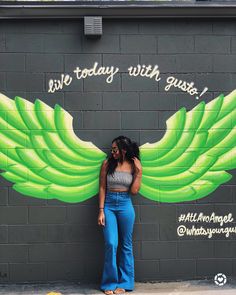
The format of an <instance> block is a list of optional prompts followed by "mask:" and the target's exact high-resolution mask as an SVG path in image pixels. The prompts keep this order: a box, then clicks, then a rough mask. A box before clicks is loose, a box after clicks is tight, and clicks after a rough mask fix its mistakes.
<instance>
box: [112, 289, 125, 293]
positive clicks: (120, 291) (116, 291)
mask: <svg viewBox="0 0 236 295" xmlns="http://www.w3.org/2000/svg"><path fill="white" fill-rule="evenodd" d="M124 293H125V289H123V288H116V289H115V291H114V294H124Z"/></svg>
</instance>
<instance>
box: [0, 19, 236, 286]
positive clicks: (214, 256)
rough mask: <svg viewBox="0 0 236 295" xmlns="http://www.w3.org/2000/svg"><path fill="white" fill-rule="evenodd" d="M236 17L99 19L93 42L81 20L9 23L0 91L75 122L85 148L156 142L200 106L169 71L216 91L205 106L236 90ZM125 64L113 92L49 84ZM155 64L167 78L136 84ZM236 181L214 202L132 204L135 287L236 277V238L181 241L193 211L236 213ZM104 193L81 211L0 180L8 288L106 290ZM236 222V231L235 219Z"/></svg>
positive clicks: (0, 275) (0, 247)
mask: <svg viewBox="0 0 236 295" xmlns="http://www.w3.org/2000/svg"><path fill="white" fill-rule="evenodd" d="M235 53H236V23H235V20H234V19H228V20H217V19H210V20H206V19H194V20H184V19H166V20H164V19H162V20H161V19H159V20H158V19H156V20H155V19H152V20H142V19H134V20H130V21H128V20H118V19H117V20H107V19H104V20H103V36H102V37H101V38H100V39H94V40H92V39H87V38H86V37H85V36H84V35H83V22H82V21H81V20H27V21H26V20H25V21H23V20H14V21H13V20H12V21H11V20H8V21H7V20H5V21H1V25H0V91H1V92H2V93H4V94H6V95H8V96H9V97H12V98H14V96H16V95H19V96H22V97H24V98H26V99H28V100H30V101H34V100H35V98H40V99H41V100H43V101H45V102H46V103H47V104H48V105H50V106H54V105H55V104H56V103H58V104H60V105H61V106H62V107H64V108H65V109H66V110H67V111H68V112H70V113H71V114H72V115H73V117H74V123H73V124H74V129H75V133H76V134H77V136H79V137H80V138H81V139H82V140H86V141H92V142H93V143H95V144H96V145H97V146H98V147H99V148H101V149H103V150H104V151H105V152H108V151H109V149H110V145H111V140H112V139H113V138H114V137H116V136H118V135H121V134H124V135H127V136H129V137H131V138H132V139H133V140H135V141H137V142H138V143H139V144H140V145H141V144H144V143H146V142H154V141H158V140H160V139H161V138H162V136H163V135H164V132H165V129H166V124H165V122H166V120H167V119H168V118H169V117H170V116H171V115H172V114H174V113H175V112H176V111H177V110H178V109H180V108H181V107H186V109H187V110H190V109H192V108H193V107H194V106H196V105H197V104H198V103H199V100H196V99H194V98H193V97H190V96H189V95H187V94H185V93H184V92H182V91H180V90H177V89H171V90H170V91H169V92H166V91H165V90H164V86H165V80H166V78H167V77H168V76H169V75H174V76H176V77H177V78H179V79H184V80H187V81H194V83H195V85H197V87H198V88H199V89H203V88H204V87H205V86H207V87H208V88H209V90H208V92H207V93H206V95H205V97H204V100H205V101H207V102H208V101H210V100H211V99H213V98H214V97H216V96H218V95H219V93H220V92H223V93H225V94H227V93H228V92H230V91H232V90H233V89H234V88H236V87H235V86H236V76H235V68H236V55H235ZM95 61H97V62H98V63H99V65H104V66H110V65H114V66H118V67H119V68H120V71H119V73H118V74H117V75H116V76H115V77H114V81H113V82H112V83H111V84H107V83H106V82H105V79H104V77H92V78H87V79H85V80H75V79H74V81H73V82H72V84H71V85H70V86H69V87H65V88H64V89H63V90H61V91H58V92H56V93H53V94H50V93H48V92H47V89H48V84H47V83H48V80H49V79H50V78H58V77H60V74H61V73H69V74H72V71H73V69H74V68H75V67H76V66H80V67H81V68H83V67H90V66H92V65H93V64H94V62H95ZM138 63H140V64H146V65H148V64H152V65H154V64H158V65H159V69H160V71H161V78H162V79H161V81H160V82H159V83H157V82H154V81H153V80H151V79H144V78H133V77H132V78H131V77H130V76H129V75H128V70H127V69H128V67H129V66H130V65H136V64H138ZM231 174H233V175H234V178H233V179H232V180H231V181H229V182H228V183H225V184H224V185H222V186H220V187H219V188H218V189H217V190H216V191H215V192H213V193H211V194H210V195H209V196H207V197H205V198H203V199H200V200H197V201H189V202H185V203H156V202H153V201H151V200H148V199H146V198H144V197H142V196H141V195H140V194H138V195H136V196H134V197H133V204H134V207H135V212H136V220H135V228H134V237H133V238H134V255H135V275H136V280H138V281H146V280H177V279H178V280H179V279H183V280H184V279H201V278H205V277H213V276H214V275H215V274H216V273H217V272H223V273H225V274H226V275H228V276H230V275H235V274H236V256H235V248H236V236H235V235H231V236H230V237H229V238H226V237H224V236H223V235H221V236H214V237H213V238H211V239H208V238H207V237H200V236H198V237H194V236H190V237H179V236H178V235H177V232H176V229H177V226H178V216H179V215H180V214H182V213H183V214H184V213H187V212H203V213H205V214H211V213H212V212H216V213H217V214H219V215H220V214H222V215H225V214H228V213H229V212H232V213H233V216H236V173H235V171H232V173H231ZM97 197H98V196H95V197H94V198H92V199H90V200H87V201H85V202H82V203H78V204H67V203H63V202H60V201H57V200H41V199H36V198H30V197H26V196H23V195H21V194H19V193H17V192H15V191H14V190H13V189H12V184H11V183H10V182H8V181H6V180H4V179H3V178H2V177H0V282H24V281H29V282H38V281H40V282H41V281H42V282H45V281H55V280H68V281H89V282H91V281H92V282H99V280H100V278H101V272H102V263H103V236H102V231H101V228H98V226H97V224H96V221H97ZM233 224H235V223H233Z"/></svg>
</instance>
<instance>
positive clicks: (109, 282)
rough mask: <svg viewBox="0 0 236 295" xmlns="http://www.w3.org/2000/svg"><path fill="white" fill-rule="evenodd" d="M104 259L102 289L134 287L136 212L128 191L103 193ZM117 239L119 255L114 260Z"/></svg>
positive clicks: (130, 288)
mask: <svg viewBox="0 0 236 295" xmlns="http://www.w3.org/2000/svg"><path fill="white" fill-rule="evenodd" d="M104 214H105V226H104V227H103V234H104V242H105V261H104V268H103V275H102V281H101V290H103V291H104V290H115V289H116V288H123V289H125V290H133V289H134V257H133V245H132V234H133V225H134V221H135V211H134V207H133V204H132V201H131V195H130V194H129V193H128V192H110V191H107V192H106V197H105V203H104ZM118 240H119V241H120V253H119V254H120V255H119V257H118V259H117V247H118Z"/></svg>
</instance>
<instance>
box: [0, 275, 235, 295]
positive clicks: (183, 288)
mask: <svg viewBox="0 0 236 295" xmlns="http://www.w3.org/2000/svg"><path fill="white" fill-rule="evenodd" d="M50 292H52V293H51V294H49V293H50ZM53 292H55V293H54V294H53ZM203 292H204V295H212V294H216V295H220V294H221V295H225V294H226V295H230V294H232V295H233V294H236V280H235V279H228V282H227V283H226V284H225V285H224V286H222V287H219V286H217V285H216V284H215V283H214V281H211V280H200V281H198V280H194V281H181V282H160V283H157V282H155V283H138V282H136V283H135V290H134V291H133V292H127V293H126V294H127V295H146V294H148V295H151V294H158V295H173V294H175V295H177V294H178V295H180V294H183V295H189V294H192V295H200V294H201V295H202V293H203ZM57 293H58V294H57ZM0 294H1V295H3V294H4V295H5V294H6V295H14V294H21V295H23V294H24V295H29V294H31V295H47V294H48V295H59V294H62V295H64V294H67V295H82V294H90V295H95V294H103V292H101V291H100V290H99V286H98V285H94V284H91V285H89V284H80V283H67V282H66V283H48V284H0Z"/></svg>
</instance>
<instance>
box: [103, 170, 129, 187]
mask: <svg viewBox="0 0 236 295" xmlns="http://www.w3.org/2000/svg"><path fill="white" fill-rule="evenodd" d="M132 181H133V174H132V173H131V172H127V171H114V174H113V175H112V174H107V189H108V190H110V189H125V190H127V189H129V187H130V185H131V183H132Z"/></svg>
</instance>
